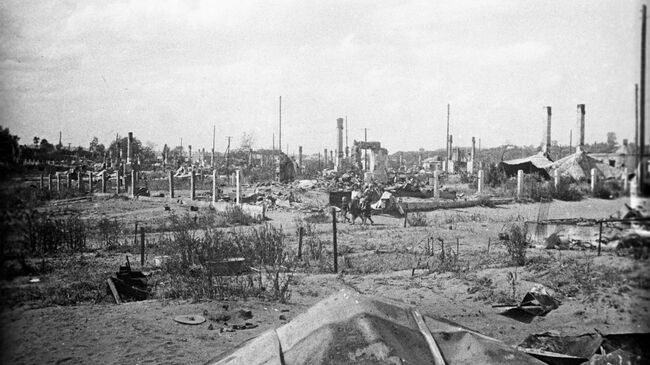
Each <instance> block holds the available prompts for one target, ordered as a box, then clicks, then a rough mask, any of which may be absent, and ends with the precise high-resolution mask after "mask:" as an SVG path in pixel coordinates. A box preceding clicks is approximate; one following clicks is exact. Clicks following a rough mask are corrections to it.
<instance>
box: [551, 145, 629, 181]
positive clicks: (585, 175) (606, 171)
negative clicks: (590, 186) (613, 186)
mask: <svg viewBox="0 0 650 365" xmlns="http://www.w3.org/2000/svg"><path fill="white" fill-rule="evenodd" d="M593 168H595V169H596V173H597V174H598V177H599V178H605V179H611V178H620V177H621V176H622V174H623V171H622V170H620V169H617V168H614V167H612V166H610V165H608V164H606V163H603V162H600V161H598V160H597V159H595V158H593V157H591V156H589V155H588V154H587V153H585V152H584V151H582V150H578V151H577V152H576V153H574V154H572V155H569V156H566V157H563V158H561V159H559V160H557V161H555V162H553V163H552V164H551V166H550V167H549V171H551V172H553V171H555V170H557V171H558V172H559V174H560V176H569V177H571V178H573V179H575V180H589V179H591V169H593Z"/></svg>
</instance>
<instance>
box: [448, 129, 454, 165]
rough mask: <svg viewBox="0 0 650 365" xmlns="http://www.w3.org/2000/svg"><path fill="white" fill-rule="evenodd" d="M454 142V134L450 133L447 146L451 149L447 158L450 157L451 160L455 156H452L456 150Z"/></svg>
mask: <svg viewBox="0 0 650 365" xmlns="http://www.w3.org/2000/svg"><path fill="white" fill-rule="evenodd" d="M453 142H454V136H452V135H451V134H450V135H449V141H448V143H447V145H448V147H447V148H448V149H449V150H448V151H447V158H448V159H450V160H453V158H452V156H451V154H452V152H453V151H454V149H453V147H452V146H453Z"/></svg>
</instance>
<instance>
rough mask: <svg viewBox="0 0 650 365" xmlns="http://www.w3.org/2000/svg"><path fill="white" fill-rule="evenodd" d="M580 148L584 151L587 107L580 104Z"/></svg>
mask: <svg viewBox="0 0 650 365" xmlns="http://www.w3.org/2000/svg"><path fill="white" fill-rule="evenodd" d="M578 136H579V137H578V143H577V144H578V147H577V149H576V150H580V151H582V150H583V148H584V146H585V105H584V104H578Z"/></svg>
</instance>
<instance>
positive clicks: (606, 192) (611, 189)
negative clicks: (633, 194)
mask: <svg viewBox="0 0 650 365" xmlns="http://www.w3.org/2000/svg"><path fill="white" fill-rule="evenodd" d="M623 193H624V192H623V187H622V186H621V184H620V182H618V181H612V180H605V181H601V182H598V184H596V189H594V192H593V193H592V194H593V196H594V198H600V199H614V198H618V197H619V196H621V195H622V194H623Z"/></svg>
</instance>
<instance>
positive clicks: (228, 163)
mask: <svg viewBox="0 0 650 365" xmlns="http://www.w3.org/2000/svg"><path fill="white" fill-rule="evenodd" d="M231 138H232V137H231V136H227V137H226V139H228V147H226V175H228V169H229V168H230V139H231Z"/></svg>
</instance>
